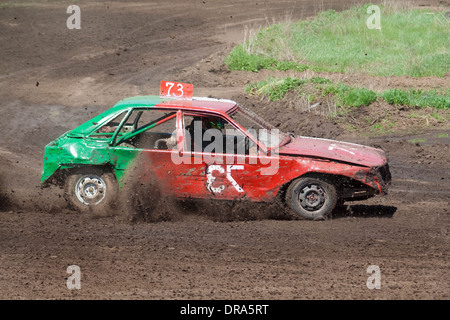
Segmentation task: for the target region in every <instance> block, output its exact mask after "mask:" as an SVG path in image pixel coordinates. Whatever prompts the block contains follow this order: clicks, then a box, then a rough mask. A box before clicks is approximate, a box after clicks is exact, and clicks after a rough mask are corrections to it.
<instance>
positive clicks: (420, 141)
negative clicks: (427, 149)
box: [408, 139, 427, 143]
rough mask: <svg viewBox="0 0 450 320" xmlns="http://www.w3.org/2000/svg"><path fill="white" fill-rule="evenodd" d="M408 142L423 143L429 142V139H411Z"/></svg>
mask: <svg viewBox="0 0 450 320" xmlns="http://www.w3.org/2000/svg"><path fill="white" fill-rule="evenodd" d="M408 141H409V142H411V143H423V142H427V139H411V140H408Z"/></svg>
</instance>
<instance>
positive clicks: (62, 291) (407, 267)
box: [0, 0, 450, 299]
mask: <svg viewBox="0 0 450 320" xmlns="http://www.w3.org/2000/svg"><path fill="white" fill-rule="evenodd" d="M243 3H244V4H243ZM416 3H417V4H427V5H439V4H441V5H445V6H447V7H448V6H449V5H450V4H449V3H448V2H445V1H444V2H443V1H440V2H439V1H425V0H424V1H417V2H416ZM70 4H71V3H69V2H67V1H61V2H56V1H49V2H46V1H42V2H40V3H39V4H29V3H26V4H24V5H17V6H12V7H11V6H6V7H1V6H0V56H1V57H2V59H0V96H1V97H2V101H1V102H0V107H1V111H2V117H1V118H0V137H1V139H0V288H1V292H0V299H60V298H63V299H66V298H67V299H71V298H75V299H323V298H324V299H449V298H450V281H449V280H450V276H449V275H448V270H449V266H450V261H449V253H448V248H449V209H448V208H449V207H450V200H449V194H450V163H449V160H448V159H449V155H450V138H448V135H447V138H443V137H440V138H439V137H438V134H439V133H442V132H448V126H447V127H445V126H444V127H443V126H438V128H437V129H433V128H432V127H429V128H425V129H424V130H421V131H420V132H417V134H416V135H415V136H399V135H397V136H392V135H391V136H388V137H378V138H362V137H361V135H358V134H353V135H352V134H351V133H345V132H343V131H342V127H339V125H337V124H336V123H333V122H332V121H328V120H324V119H320V118H318V117H317V116H316V115H311V114H304V113H303V114H302V120H305V121H302V122H301V123H302V125H301V126H298V124H297V123H296V122H295V121H294V120H292V119H296V118H297V117H298V114H296V113H293V112H290V113H289V112H285V113H284V114H283V112H281V111H280V112H275V111H273V110H281V109H280V108H283V105H277V106H275V107H274V108H275V109H270V110H269V111H268V109H267V106H269V103H268V102H267V101H259V100H256V99H255V98H249V97H246V96H244V95H243V89H242V88H243V85H244V84H245V83H246V82H247V81H254V80H256V79H257V78H258V77H262V75H257V74H251V73H239V72H229V71H228V70H226V68H224V67H223V66H222V65H221V59H222V58H223V56H224V55H225V54H226V53H227V52H228V51H229V50H230V49H231V47H232V45H233V44H236V43H239V42H240V41H242V40H243V36H244V28H257V27H258V26H260V25H265V24H266V23H271V22H273V21H282V20H284V19H298V18H305V17H309V16H311V15H313V14H314V13H315V12H317V11H318V10H321V9H328V8H334V9H342V8H345V7H347V6H348V4H344V1H338V0H335V1H324V2H323V4H320V5H318V4H314V2H313V1H284V2H280V1H257V2H256V1H255V2H251V3H250V2H243V1H227V2H223V1H217V0H214V1H208V0H206V1H201V0H197V1H195V0H190V1H183V2H182V4H176V5H175V4H171V2H168V1H152V2H151V3H146V2H139V1H135V2H128V1H122V2H115V1H108V2H102V1H95V2H89V3H83V2H80V4H79V5H80V8H81V10H82V20H81V21H82V24H81V27H82V29H81V30H68V29H67V28H66V19H67V17H68V15H67V14H66V13H65V10H66V8H67V6H68V5H70ZM449 10H450V9H449ZM163 79H165V80H180V81H187V82H191V83H194V86H195V93H196V95H199V96H208V95H213V96H214V97H221V98H233V99H235V100H237V101H238V102H241V103H242V104H244V105H248V106H249V107H252V108H254V109H256V110H259V111H260V113H261V114H263V115H265V117H266V118H267V120H269V121H270V122H276V121H279V122H282V123H284V124H285V126H286V127H285V128H282V129H288V130H291V131H297V132H296V133H301V134H303V135H314V136H318V137H326V138H337V139H343V140H348V141H354V142H359V143H364V144H369V145H377V146H380V147H382V148H383V149H384V150H386V152H387V154H388V156H389V161H390V166H391V171H392V175H393V184H392V187H391V190H390V193H389V195H388V196H386V197H377V198H374V199H371V200H367V201H363V202H358V203H354V204H351V205H350V206H346V207H340V208H338V210H336V212H335V213H334V215H333V219H331V220H327V221H320V222H310V221H296V220H289V219H282V218H280V217H279V216H278V215H277V214H276V212H274V210H276V209H273V208H271V207H269V208H260V207H256V208H255V207H253V206H251V207H249V209H243V210H241V209H240V208H234V210H233V212H232V214H231V215H229V216H226V215H225V214H221V215H214V214H212V213H211V211H212V210H210V207H209V205H204V206H200V208H199V207H195V206H189V207H187V208H186V207H183V206H182V204H178V206H177V207H175V206H171V207H170V208H171V210H173V212H170V213H169V217H170V220H171V221H165V222H157V223H134V222H129V221H128V220H127V219H126V217H123V216H114V217H91V216H88V215H81V216H80V215H78V214H77V213H75V212H72V211H69V210H68V209H67V208H66V204H65V202H64V200H62V198H61V197H60V196H61V192H60V190H53V189H51V190H40V189H39V188H37V187H36V186H37V185H38V184H39V178H40V173H41V169H42V156H43V148H44V146H45V145H46V144H47V143H48V142H50V141H51V140H53V139H54V138H56V137H57V136H59V135H60V134H62V133H63V132H65V131H66V130H69V129H71V128H73V127H75V126H77V125H78V124H80V123H82V122H83V121H85V120H87V119H89V118H91V117H92V116H93V115H95V114H98V113H99V112H100V111H102V110H105V109H107V108H108V107H110V106H111V105H112V104H113V103H115V102H116V101H118V100H120V99H122V98H123V97H127V96H132V95H137V94H154V93H156V92H158V87H159V81H160V80H163ZM448 79H449V77H448V75H447V77H445V78H444V79H442V78H441V79H438V78H436V79H433V78H427V79H420V80H417V79H408V78H404V79H391V80H390V81H391V82H390V83H391V84H392V83H395V85H396V86H398V87H408V86H412V85H414V86H416V85H417V86H420V87H423V88H433V87H442V86H447V87H448V83H449V82H448ZM372 80H373V81H372ZM346 81H352V80H351V79H346ZM354 81H355V80H354ZM357 81H362V82H366V83H375V85H374V86H376V87H383V86H386V85H388V84H387V83H386V82H384V81H383V79H370V78H364V77H362V78H359V79H358V80H357ZM276 108H279V109H276ZM286 113H287V115H286ZM398 113H400V111H398ZM268 117H269V118H268ZM283 117H285V118H283ZM303 117H304V118H303ZM289 119H290V121H288V120H289ZM427 121H428V119H427ZM413 138H425V139H426V142H424V143H417V144H415V143H412V142H410V141H408V140H411V139H413ZM208 210H209V211H208ZM256 212H259V214H256ZM69 265H78V266H80V268H81V273H82V280H81V281H82V282H81V285H82V288H81V290H68V289H67V287H66V279H67V277H68V274H67V273H66V268H67V267H68V266H69ZM370 265H378V266H379V267H380V269H381V289H379V290H376V289H375V290H369V289H368V288H367V286H366V280H367V278H368V277H369V274H368V273H366V270H367V268H368V267H369V266H370Z"/></svg>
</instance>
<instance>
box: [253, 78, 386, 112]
mask: <svg viewBox="0 0 450 320" xmlns="http://www.w3.org/2000/svg"><path fill="white" fill-rule="evenodd" d="M307 83H310V84H314V85H315V86H314V90H313V92H301V91H300V88H301V87H302V86H303V85H305V84H307ZM245 91H246V92H247V93H248V94H251V95H259V96H266V97H268V98H269V99H270V100H271V101H276V100H280V99H283V98H284V96H285V95H286V93H288V92H289V91H297V92H298V94H299V95H305V96H307V100H308V101H314V100H316V97H318V96H326V95H332V96H333V98H334V100H335V102H336V105H337V106H338V107H341V106H347V107H359V106H362V105H369V104H371V103H372V102H373V101H375V100H376V98H377V94H376V93H375V92H374V91H372V90H369V89H365V88H355V87H350V86H347V85H345V84H341V83H333V82H331V81H330V80H328V79H325V78H319V77H313V78H311V79H295V78H291V77H287V78H276V77H270V78H268V79H267V80H262V81H259V82H256V83H254V84H250V85H247V86H246V87H245Z"/></svg>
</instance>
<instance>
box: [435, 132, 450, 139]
mask: <svg viewBox="0 0 450 320" xmlns="http://www.w3.org/2000/svg"><path fill="white" fill-rule="evenodd" d="M436 138H448V133H446V132H443V133H439V134H438V135H437V136H436Z"/></svg>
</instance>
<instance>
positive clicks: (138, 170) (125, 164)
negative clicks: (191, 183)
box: [110, 108, 189, 195]
mask: <svg viewBox="0 0 450 320" xmlns="http://www.w3.org/2000/svg"><path fill="white" fill-rule="evenodd" d="M177 114H179V112H177V110H158V109H154V108H134V109H133V110H132V111H131V112H130V114H129V115H128V117H127V118H126V119H125V120H124V121H123V123H122V124H121V126H120V127H119V129H118V130H117V131H116V133H115V136H114V141H113V144H112V147H111V155H110V159H111V164H112V165H113V167H114V170H115V172H116V176H117V178H118V180H119V184H120V185H122V186H124V185H127V184H133V185H135V186H139V185H145V186H147V185H148V184H151V185H154V187H155V188H158V190H159V191H161V192H162V193H163V194H165V195H177V194H179V193H180V189H182V186H180V183H181V182H182V179H181V180H180V179H179V177H178V176H179V175H180V174H182V173H185V172H183V170H186V171H187V170H189V168H188V167H186V166H179V165H176V164H175V163H174V162H173V161H172V159H174V154H176V155H178V150H177Z"/></svg>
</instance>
